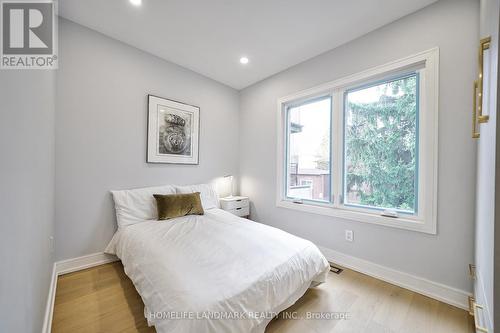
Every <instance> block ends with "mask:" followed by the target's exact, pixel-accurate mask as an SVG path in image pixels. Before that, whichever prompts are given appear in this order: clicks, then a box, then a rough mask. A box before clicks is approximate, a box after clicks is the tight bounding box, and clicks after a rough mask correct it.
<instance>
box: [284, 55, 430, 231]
mask: <svg viewBox="0 0 500 333" xmlns="http://www.w3.org/2000/svg"><path fill="white" fill-rule="evenodd" d="M411 71H418V73H419V93H420V94H419V112H418V117H419V119H418V121H419V133H418V141H419V144H418V149H419V151H418V154H419V158H418V185H417V186H418V210H417V212H416V213H415V214H414V215H407V214H399V215H398V217H387V216H381V215H380V214H381V213H380V211H376V210H373V209H365V208H362V207H353V206H346V205H344V204H343V203H342V202H341V200H339V196H340V195H342V193H343V170H342V164H343V147H344V142H343V129H344V123H343V122H344V117H343V114H344V110H343V109H344V92H345V91H346V90H348V89H350V88H353V87H356V86H359V85H362V84H364V83H369V82H375V81H377V80H381V79H382V80H383V79H385V78H389V77H394V76H395V75H398V74H403V73H409V72H411ZM322 95H323V96H324V95H331V96H332V120H333V121H332V123H333V125H332V128H331V131H332V135H333V137H332V143H333V144H332V146H331V154H332V161H333V166H332V169H331V172H332V173H331V181H332V184H331V189H332V196H333V198H332V199H333V200H332V203H324V202H312V201H305V200H304V201H301V200H294V199H290V198H287V197H286V189H285V186H286V181H285V177H286V174H285V172H286V160H287V156H286V147H285V145H286V144H287V133H286V128H287V127H286V124H285V122H286V121H287V119H286V112H287V111H286V109H287V105H289V104H292V103H296V102H298V101H301V100H307V99H311V98H314V97H316V96H322ZM438 98H439V49H438V48H433V49H430V50H427V51H424V52H421V53H418V54H415V55H412V56H409V57H406V58H404V59H400V60H397V61H393V62H390V63H387V64H385V65H382V66H377V67H374V68H371V69H368V70H365V71H362V72H360V73H357V74H354V75H350V76H347V77H345V78H341V79H339V80H335V81H331V82H328V83H325V84H322V85H320V86H317V87H313V88H310V89H307V90H304V91H301V92H298V93H296V94H292V95H288V96H285V97H283V98H280V99H279V100H278V119H277V125H278V132H277V133H278V140H277V154H278V155H277V182H276V183H277V188H276V205H277V207H281V208H288V209H295V210H299V211H302V212H309V213H314V214H321V215H327V216H333V217H338V218H343V219H348V220H354V221H359V222H365V223H373V224H377V225H383V226H389V227H395V228H401V229H406V230H413V231H420V232H424V233H428V234H436V233H437V171H438Z"/></svg>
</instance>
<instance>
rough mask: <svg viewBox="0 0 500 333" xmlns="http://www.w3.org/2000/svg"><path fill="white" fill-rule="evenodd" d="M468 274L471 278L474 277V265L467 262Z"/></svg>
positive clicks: (473, 278)
mask: <svg viewBox="0 0 500 333" xmlns="http://www.w3.org/2000/svg"><path fill="white" fill-rule="evenodd" d="M469 276H470V278H471V279H472V280H475V279H476V265H474V264H469Z"/></svg>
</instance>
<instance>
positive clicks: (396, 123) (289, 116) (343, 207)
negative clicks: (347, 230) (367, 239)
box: [277, 49, 439, 233]
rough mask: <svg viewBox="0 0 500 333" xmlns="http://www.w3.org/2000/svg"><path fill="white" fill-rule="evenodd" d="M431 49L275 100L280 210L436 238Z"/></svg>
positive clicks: (434, 98)
mask: <svg viewBox="0 0 500 333" xmlns="http://www.w3.org/2000/svg"><path fill="white" fill-rule="evenodd" d="M438 59H439V52H438V50H437V49H432V50H430V51H426V52H423V53H420V54H417V55H415V56H412V57H408V58H405V59H402V60H399V61H395V62H392V63H390V64H387V65H383V66H379V67H376V68H374V69H371V70H368V71H365V72H362V73H359V74H355V75H352V76H350V77H347V78H344V79H340V80H337V81H334V82H330V83H327V84H324V85H322V86H320V87H316V88H312V89H309V90H307V91H303V92H300V93H298V94H294V95H292V96H288V97H284V98H282V99H280V100H279V101H278V106H279V122H278V130H279V136H278V154H279V156H278V181H277V183H278V191H277V192H278V193H277V205H278V206H280V207H285V208H291V209H297V210H301V211H306V212H311V213H317V214H323V215H330V216H337V217H341V218H344V219H350V220H356V221H360V222H367V223H376V224H381V225H386V226H394V227H399V228H404V229H410V230H416V231H422V232H427V233H435V232H436V191H437V186H436V184H437V179H436V177H437V165H436V163H437V87H438V82H437V69H438Z"/></svg>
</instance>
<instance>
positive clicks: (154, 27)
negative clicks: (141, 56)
mask: <svg viewBox="0 0 500 333" xmlns="http://www.w3.org/2000/svg"><path fill="white" fill-rule="evenodd" d="M436 1H437V0H376V1H375V0H350V1H349V0H247V1H243V0H143V4H142V6H140V7H135V6H133V5H131V4H130V2H129V1H128V0H60V1H59V15H61V16H63V17H65V18H67V19H69V20H71V21H74V22H77V23H79V24H82V25H84V26H87V27H89V28H92V29H94V30H97V31H99V32H101V33H103V34H106V35H108V36H110V37H113V38H115V39H118V40H120V41H123V42H125V43H128V44H130V45H132V46H135V47H137V48H139V49H142V50H144V51H147V52H149V53H152V54H154V55H156V56H159V57H161V58H164V59H166V60H169V61H171V62H174V63H176V64H178V65H181V66H184V67H186V68H189V69H191V70H193V71H195V72H198V73H201V74H203V75H205V76H208V77H210V78H212V79H214V80H217V81H220V82H222V83H225V84H227V85H229V86H231V87H233V88H236V89H242V88H245V87H247V86H249V85H251V84H253V83H255V82H257V81H260V80H262V79H264V78H266V77H268V76H271V75H273V74H275V73H277V72H280V71H282V70H284V69H286V68H288V67H291V66H293V65H296V64H298V63H300V62H302V61H304V60H307V59H309V58H312V57H314V56H316V55H318V54H321V53H323V52H325V51H328V50H330V49H332V48H335V47H337V46H339V45H341V44H343V43H346V42H348V41H350V40H352V39H355V38H357V37H359V36H361V35H364V34H366V33H367V32H370V31H372V30H374V29H377V28H379V27H381V26H383V25H385V24H387V23H390V22H392V21H394V20H397V19H398V18H401V17H403V16H405V15H407V14H410V13H412V12H414V11H416V10H418V9H421V8H423V7H425V6H427V5H429V4H431V3H433V2H436ZM242 56H247V57H248V58H249V59H250V63H249V64H247V65H245V66H243V65H241V64H240V63H239V59H240V57H242Z"/></svg>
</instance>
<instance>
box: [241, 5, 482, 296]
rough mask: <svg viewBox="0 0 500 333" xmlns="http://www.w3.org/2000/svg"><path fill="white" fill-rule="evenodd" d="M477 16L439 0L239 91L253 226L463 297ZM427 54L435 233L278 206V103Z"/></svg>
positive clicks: (469, 252)
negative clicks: (434, 57)
mask: <svg viewBox="0 0 500 333" xmlns="http://www.w3.org/2000/svg"><path fill="white" fill-rule="evenodd" d="M478 13H479V7H478V2H477V1H470V0H455V1H452V0H442V1H439V2H438V3H436V4H434V5H431V6H430V7H427V8H424V9H423V10H421V11H419V12H417V13H414V14H412V15H410V16H407V17H405V18H403V19H401V20H399V21H396V22H394V23H392V24H390V25H388V26H385V27H383V28H381V29H379V30H376V31H374V32H372V33H369V34H367V35H365V36H364V37H361V38H359V39H357V40H354V41H352V42H350V43H348V44H345V45H343V46H341V47H339V48H337V49H334V50H332V51H330V52H327V53H325V54H323V55H320V56H318V57H316V58H314V59H311V60H309V61H306V62H304V63H302V64H299V65H297V66H294V67H292V68H290V69H288V70H286V71H284V72H282V73H279V74H277V75H275V76H273V77H271V78H269V79H266V80H264V81H262V82H260V83H257V84H255V85H253V86H251V87H249V88H247V89H244V90H243V91H242V92H241V93H240V112H241V114H240V132H241V136H240V149H241V151H242V152H244V153H242V154H241V158H240V176H241V184H240V188H241V192H242V193H243V194H244V195H248V196H250V198H251V200H252V201H253V205H252V215H253V218H254V219H256V220H258V221H262V222H265V223H268V224H271V225H273V226H277V227H279V228H282V229H284V230H287V231H289V232H291V233H294V234H296V235H299V236H302V237H305V238H308V239H310V240H312V241H314V242H316V243H318V244H320V245H323V246H326V247H328V248H331V249H334V250H337V251H340V252H343V253H346V254H348V255H352V256H355V257H359V258H363V259H366V260H369V261H371V262H374V263H377V264H380V265H384V266H387V267H390V268H393V269H397V270H401V271H403V272H407V273H410V274H414V275H417V276H421V277H424V278H427V279H430V280H432V281H436V282H440V283H443V284H445V285H448V286H452V287H456V288H459V289H462V290H467V291H469V290H471V285H470V280H469V278H468V275H467V265H468V264H469V263H470V262H472V260H473V233H474V229H473V219H474V188H475V154H476V150H475V143H474V141H473V140H472V139H471V138H470V125H471V120H470V119H471V108H472V105H471V103H472V98H471V94H472V92H471V84H472V81H473V80H474V74H475V69H476V67H475V66H476V65H475V64H476V63H477V59H476V58H477V45H476V43H477V40H478V27H479V22H478V17H479V14H478ZM435 46H438V47H439V48H440V52H441V53H440V57H441V58H440V96H439V97H440V100H439V176H438V177H439V183H438V186H439V189H438V226H437V227H438V234H437V235H428V234H422V233H418V232H412V231H405V230H400V229H395V228H389V227H383V226H376V225H371V224H364V223H360V222H355V221H347V220H342V219H338V218H333V217H326V216H321V215H314V214H308V213H302V212H299V211H294V210H288V209H283V208H277V207H276V206H275V194H276V158H277V156H276V140H277V136H276V127H277V124H276V121H277V120H276V119H277V115H276V113H277V109H276V103H277V99H278V98H280V97H282V96H285V95H288V94H291V93H294V92H297V91H300V90H303V89H306V88H309V87H313V86H316V85H318V84H321V83H324V82H327V81H331V80H334V79H338V78H341V77H343V76H346V75H349V74H353V73H356V72H359V71H362V70H364V69H367V68H370V67H373V66H377V65H381V64H384V63H386V62H389V61H392V60H396V59H399V58H402V57H405V56H409V55H412V54H415V53H417V52H420V51H424V50H427V49H430V48H432V47H435ZM256 131H258V132H259V135H258V136H256V135H255V132H256ZM345 229H351V230H353V231H354V238H355V241H354V242H353V243H349V242H346V241H345V240H344V230H345Z"/></svg>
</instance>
